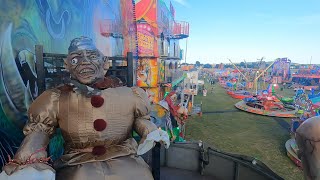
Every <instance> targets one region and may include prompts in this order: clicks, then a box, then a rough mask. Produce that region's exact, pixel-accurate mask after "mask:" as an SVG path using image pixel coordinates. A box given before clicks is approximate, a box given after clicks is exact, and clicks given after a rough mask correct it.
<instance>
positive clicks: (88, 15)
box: [0, 0, 137, 169]
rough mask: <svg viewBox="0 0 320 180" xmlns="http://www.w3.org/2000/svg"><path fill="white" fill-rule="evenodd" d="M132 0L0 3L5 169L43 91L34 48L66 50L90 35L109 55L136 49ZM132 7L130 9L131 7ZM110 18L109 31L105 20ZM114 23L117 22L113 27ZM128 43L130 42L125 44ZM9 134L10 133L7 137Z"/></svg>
mask: <svg viewBox="0 0 320 180" xmlns="http://www.w3.org/2000/svg"><path fill="white" fill-rule="evenodd" d="M132 9H133V1H132V0H117V1H116V0H114V1H105V0H81V1H79V0H69V1H65V0H55V1H48V0H4V1H2V3H1V6H0V169H1V166H3V164H4V163H5V162H6V160H7V155H11V156H12V155H13V153H14V152H15V150H16V148H17V147H18V146H19V144H20V142H21V139H22V138H23V134H22V131H21V129H22V127H23V126H24V124H25V122H26V120H27V116H26V112H27V109H28V107H29V105H30V104H31V102H32V101H33V99H35V98H36V97H37V96H38V95H39V94H38V88H37V84H36V80H37V74H36V70H35V61H36V59H35V50H34V46H35V45H37V44H40V45H43V47H44V51H45V52H50V53H66V52H67V49H68V46H69V43H70V41H71V40H72V39H73V38H75V37H79V36H88V37H91V38H92V39H93V40H94V41H95V43H96V45H97V47H98V48H99V49H100V50H101V52H102V53H103V54H104V55H107V56H115V55H125V54H126V52H127V51H132V52H137V48H136V43H135V42H136V40H135V39H136V30H135V21H134V18H133V11H132ZM127 11H130V12H127ZM106 20H110V22H112V23H111V26H112V28H111V30H114V29H117V28H118V29H120V30H121V31H120V33H122V35H121V36H117V37H108V36H104V34H103V33H102V32H101V23H102V22H105V21H106ZM114 26H115V27H114ZM124 43H125V44H126V46H124ZM7 137H10V138H7Z"/></svg>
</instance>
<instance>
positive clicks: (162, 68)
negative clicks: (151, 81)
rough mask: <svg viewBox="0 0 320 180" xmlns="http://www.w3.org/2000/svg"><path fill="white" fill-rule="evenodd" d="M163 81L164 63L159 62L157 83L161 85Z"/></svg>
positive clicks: (162, 61)
mask: <svg viewBox="0 0 320 180" xmlns="http://www.w3.org/2000/svg"><path fill="white" fill-rule="evenodd" d="M165 80H166V79H165V61H164V60H161V62H160V63H159V81H160V83H163V82H165Z"/></svg>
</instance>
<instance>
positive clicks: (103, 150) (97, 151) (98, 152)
mask: <svg viewBox="0 0 320 180" xmlns="http://www.w3.org/2000/svg"><path fill="white" fill-rule="evenodd" d="M106 152H107V150H106V148H105V147H104V146H95V147H94V148H93V149H92V154H93V155H95V156H101V155H104V154H105V153H106Z"/></svg>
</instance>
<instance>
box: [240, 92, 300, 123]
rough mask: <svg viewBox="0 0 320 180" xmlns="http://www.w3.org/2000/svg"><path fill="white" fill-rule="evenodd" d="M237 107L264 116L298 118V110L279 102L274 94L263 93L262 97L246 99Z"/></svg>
mask: <svg viewBox="0 0 320 180" xmlns="http://www.w3.org/2000/svg"><path fill="white" fill-rule="evenodd" d="M235 106H236V107H237V108H238V109H240V110H243V111H247V112H250V113H254V114H260V115H264V116H275V117H296V114H295V113H296V112H297V109H296V108H295V107H294V106H291V105H287V104H284V103H282V102H281V101H279V100H278V99H277V98H276V97H275V96H274V95H273V94H272V93H270V92H268V91H263V92H262V95H261V96H254V97H253V98H244V99H243V100H242V101H240V102H238V103H236V104H235Z"/></svg>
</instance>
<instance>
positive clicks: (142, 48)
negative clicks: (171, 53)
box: [137, 23, 158, 56]
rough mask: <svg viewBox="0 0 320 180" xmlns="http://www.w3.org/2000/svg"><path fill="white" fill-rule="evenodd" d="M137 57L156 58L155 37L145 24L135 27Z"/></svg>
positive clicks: (149, 27) (150, 28)
mask: <svg viewBox="0 0 320 180" xmlns="http://www.w3.org/2000/svg"><path fill="white" fill-rule="evenodd" d="M137 36H138V53H139V56H157V53H156V52H157V49H158V47H157V45H158V44H157V40H156V35H155V34H154V32H153V31H152V27H151V26H150V25H149V24H147V23H143V24H142V23H140V24H139V25H138V27H137Z"/></svg>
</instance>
